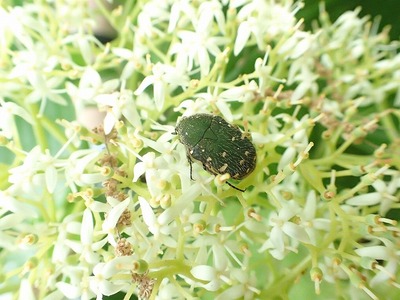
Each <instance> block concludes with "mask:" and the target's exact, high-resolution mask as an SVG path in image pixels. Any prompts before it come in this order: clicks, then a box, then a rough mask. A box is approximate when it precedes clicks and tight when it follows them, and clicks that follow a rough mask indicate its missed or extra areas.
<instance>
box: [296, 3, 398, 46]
mask: <svg viewBox="0 0 400 300" xmlns="http://www.w3.org/2000/svg"><path fill="white" fill-rule="evenodd" d="M304 2H305V7H304V8H303V9H302V10H301V11H300V12H299V13H298V14H297V16H298V17H301V18H304V19H305V24H306V29H309V28H310V24H311V22H312V20H316V19H318V14H319V4H320V2H325V7H326V11H327V12H328V14H329V16H330V18H331V20H332V21H334V20H336V19H337V18H338V17H339V16H340V15H341V14H342V13H343V12H345V11H347V10H354V9H355V8H357V7H361V12H360V16H366V15H370V16H371V18H372V19H374V18H375V17H379V16H380V17H381V21H380V26H379V29H380V31H381V30H382V29H383V28H384V27H385V26H387V25H390V26H391V30H390V38H391V39H392V40H399V39H400V13H399V6H400V1H399V0H325V1H320V0H305V1H304Z"/></svg>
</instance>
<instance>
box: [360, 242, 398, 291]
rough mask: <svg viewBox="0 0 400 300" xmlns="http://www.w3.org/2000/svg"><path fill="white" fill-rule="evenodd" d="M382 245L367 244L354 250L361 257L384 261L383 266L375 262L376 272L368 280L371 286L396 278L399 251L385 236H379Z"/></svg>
mask: <svg viewBox="0 0 400 300" xmlns="http://www.w3.org/2000/svg"><path fill="white" fill-rule="evenodd" d="M380 240H381V241H382V242H383V245H379V246H367V247H362V248H358V249H356V250H355V252H356V253H357V254H358V255H360V256H361V257H369V258H373V259H375V260H382V261H384V262H385V264H384V266H382V267H380V266H379V265H380V264H379V265H378V263H376V268H377V273H376V275H375V276H374V278H373V279H372V280H371V281H370V284H371V286H375V285H377V284H380V283H382V282H383V281H387V280H389V279H392V280H395V279H396V272H397V269H398V265H399V255H400V251H399V249H398V247H397V246H396V245H395V244H393V242H391V241H390V240H388V239H386V238H380Z"/></svg>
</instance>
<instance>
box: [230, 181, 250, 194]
mask: <svg viewBox="0 0 400 300" xmlns="http://www.w3.org/2000/svg"><path fill="white" fill-rule="evenodd" d="M226 184H227V185H229V186H230V187H233V188H234V189H235V190H238V191H241V192H242V193H244V192H245V191H246V189H244V190H242V189H239V188H238V187H236V186H234V185H233V184H232V183H229V182H228V181H226Z"/></svg>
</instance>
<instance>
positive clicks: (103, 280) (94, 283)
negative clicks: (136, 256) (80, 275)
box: [89, 256, 133, 299]
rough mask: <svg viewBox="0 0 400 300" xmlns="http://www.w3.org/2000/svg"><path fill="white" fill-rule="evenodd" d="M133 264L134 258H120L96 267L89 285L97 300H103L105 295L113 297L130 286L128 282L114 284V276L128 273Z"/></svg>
mask: <svg viewBox="0 0 400 300" xmlns="http://www.w3.org/2000/svg"><path fill="white" fill-rule="evenodd" d="M132 262H133V258H132V257H130V256H119V257H116V258H114V259H112V260H110V261H108V262H106V263H99V264H97V265H96V266H95V267H94V269H93V276H91V277H90V278H89V284H90V289H91V290H92V291H93V292H94V293H95V294H96V295H97V297H96V299H102V296H103V295H104V296H110V295H113V294H115V293H117V292H118V291H120V290H121V289H123V288H126V287H127V286H128V285H129V283H127V282H118V281H115V282H113V280H112V276H114V275H116V274H118V273H120V272H121V271H122V272H124V273H127V272H128V270H129V267H131V264H132ZM121 267H122V269H121ZM124 268H125V270H124Z"/></svg>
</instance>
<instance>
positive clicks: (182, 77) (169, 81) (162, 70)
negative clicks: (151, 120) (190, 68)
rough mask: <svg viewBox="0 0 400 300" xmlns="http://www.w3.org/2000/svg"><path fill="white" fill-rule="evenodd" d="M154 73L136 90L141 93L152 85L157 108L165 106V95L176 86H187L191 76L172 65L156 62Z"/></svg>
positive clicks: (137, 93) (138, 93)
mask: <svg viewBox="0 0 400 300" xmlns="http://www.w3.org/2000/svg"><path fill="white" fill-rule="evenodd" d="M152 73H153V74H152V75H149V76H146V78H145V79H143V81H142V83H141V84H140V85H139V87H138V88H137V89H136V91H135V95H140V94H141V93H143V92H144V90H145V89H146V88H147V87H148V86H150V85H152V86H153V95H154V101H155V104H156V108H157V109H158V110H161V109H162V108H163V107H164V101H165V96H167V95H169V94H170V92H172V91H173V90H174V89H175V88H176V87H178V86H181V87H182V88H185V87H187V86H188V84H189V77H188V76H187V75H186V74H185V73H184V72H182V71H181V70H179V69H177V68H174V67H172V66H171V65H167V64H162V63H156V64H155V65H154V66H153V67H152Z"/></svg>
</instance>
